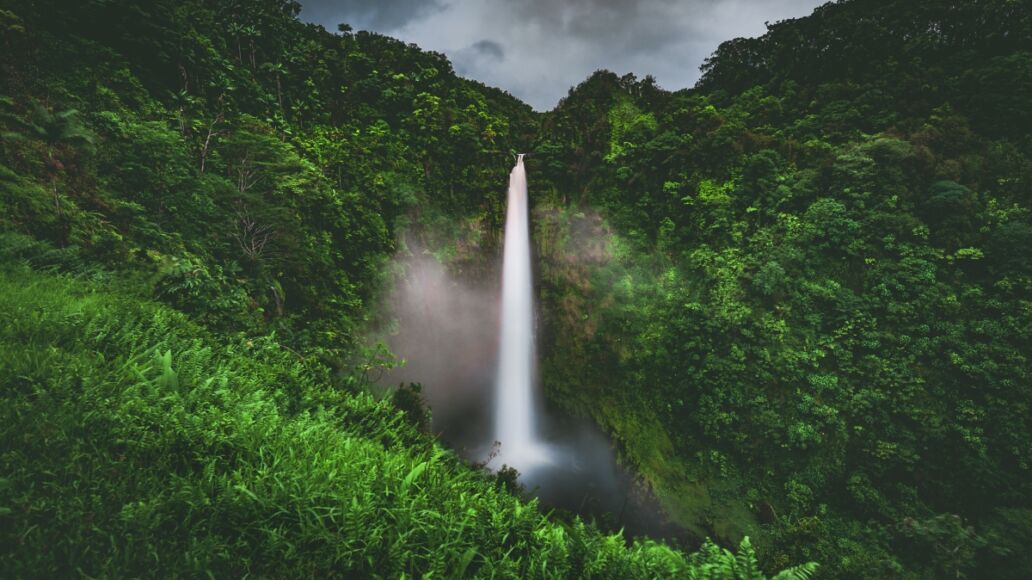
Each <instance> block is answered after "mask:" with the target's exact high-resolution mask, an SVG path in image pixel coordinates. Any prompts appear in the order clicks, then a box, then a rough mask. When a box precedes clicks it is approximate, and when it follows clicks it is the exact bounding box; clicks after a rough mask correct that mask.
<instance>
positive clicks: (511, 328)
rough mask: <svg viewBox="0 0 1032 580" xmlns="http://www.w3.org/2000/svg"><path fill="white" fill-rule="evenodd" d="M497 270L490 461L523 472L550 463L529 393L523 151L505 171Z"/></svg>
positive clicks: (531, 361) (530, 327) (530, 313)
mask: <svg viewBox="0 0 1032 580" xmlns="http://www.w3.org/2000/svg"><path fill="white" fill-rule="evenodd" d="M504 259H505V261H504V265H503V269H502V325H501V331H500V337H499V357H498V377H497V380H496V383H495V389H496V390H495V439H496V440H497V441H499V442H500V443H501V447H500V448H499V453H498V457H497V458H496V459H495V463H494V465H496V466H499V467H500V466H501V465H502V464H507V465H509V466H511V467H515V468H516V469H518V470H519V471H520V473H522V474H524V475H526V474H527V473H528V472H529V471H531V470H533V469H534V467H535V466H537V465H540V464H542V463H549V462H550V455H551V454H550V453H549V450H548V448H547V447H546V446H545V445H544V444H543V443H542V442H541V441H540V440H539V438H538V418H537V405H536V402H535V396H534V395H535V393H534V367H535V357H536V353H535V348H534V299H533V284H532V281H531V269H530V226H529V218H528V209H527V172H526V170H525V169H524V167H523V154H520V155H519V156H518V157H517V159H516V166H515V167H513V169H512V173H510V174H509V201H508V209H507V213H506V218H505V257H504Z"/></svg>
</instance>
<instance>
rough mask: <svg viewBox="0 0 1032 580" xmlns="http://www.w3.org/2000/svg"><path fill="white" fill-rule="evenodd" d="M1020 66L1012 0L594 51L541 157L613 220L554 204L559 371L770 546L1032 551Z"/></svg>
mask: <svg viewBox="0 0 1032 580" xmlns="http://www.w3.org/2000/svg"><path fill="white" fill-rule="evenodd" d="M1030 63H1032V19H1030V12H1029V11H1028V9H1027V6H1025V5H1024V4H1023V3H1020V2H1008V1H984V2H967V3H962V4H957V3H952V2H937V1H926V2H891V1H854V2H841V3H837V4H829V5H826V6H824V7H822V8H820V9H818V10H817V12H816V13H815V14H814V15H813V16H811V17H808V18H804V19H800V20H795V21H787V22H782V23H779V24H776V25H772V26H771V27H770V30H769V32H768V34H767V35H766V36H764V37H762V38H759V39H740V40H735V41H731V42H729V43H726V44H724V45H723V46H721V48H720V50H718V51H717V53H716V54H715V55H714V56H713V57H712V58H711V59H710V60H709V61H708V63H707V64H706V66H705V67H704V73H705V74H704V78H703V80H702V82H701V83H700V84H699V86H698V87H696V88H695V89H693V90H687V91H681V92H677V93H667V92H664V91H661V90H659V89H657V88H656V86H655V85H654V83H653V82H652V81H651V80H650V79H645V80H644V81H638V80H637V79H635V78H633V77H630V76H627V77H623V78H618V77H617V76H616V75H613V74H611V73H605V72H600V73H597V74H596V75H594V76H593V77H592V78H591V79H589V80H588V81H586V82H585V83H584V84H582V85H581V86H579V87H577V88H576V89H574V90H573V91H572V92H571V94H570V96H569V97H568V98H567V99H565V101H564V102H563V103H561V104H560V106H559V107H558V109H557V110H556V111H554V112H552V113H550V114H548V115H547V116H546V119H545V120H544V122H543V131H542V134H541V140H540V143H539V146H538V147H537V151H538V152H539V157H538V161H537V165H536V166H531V168H530V171H531V172H532V174H533V172H534V170H535V169H537V170H538V175H542V174H543V175H544V176H545V177H546V178H547V183H545V184H541V185H540V191H539V192H538V197H539V198H540V197H542V196H544V197H546V198H549V197H551V198H553V199H555V200H556V201H557V202H559V203H561V200H562V196H568V199H570V200H572V201H573V202H575V204H577V205H581V206H591V207H595V208H598V209H599V210H600V211H601V213H602V216H604V217H605V218H606V222H605V223H602V224H601V225H600V224H599V223H596V222H593V221H592V218H591V212H590V211H588V212H587V213H586V214H581V215H579V216H578V215H576V214H575V213H574V212H567V213H566V214H565V215H564V216H562V217H561V218H559V219H558V220H556V221H557V222H558V224H559V225H555V224H554V223H553V224H552V225H549V223H551V222H541V221H539V228H540V229H539V232H538V236H537V237H538V240H539V242H542V243H543V244H545V245H544V246H542V248H541V253H542V254H543V260H542V264H543V266H542V269H543V275H542V277H543V282H542V284H543V290H542V292H543V298H544V300H545V301H546V303H547V304H549V307H548V310H549V311H551V314H550V318H549V320H550V323H551V325H552V328H551V330H550V331H549V332H548V333H547V335H548V336H550V337H552V339H551V340H550V343H549V344H546V345H545V346H544V347H543V348H542V350H543V352H545V353H547V355H548V357H549V359H548V360H547V361H546V363H545V368H546V370H545V373H544V374H545V378H546V381H547V383H548V384H547V388H548V390H549V393H550V395H551V396H552V397H553V398H554V399H556V400H559V401H561V402H563V403H565V404H566V405H567V406H569V407H571V408H575V409H580V410H583V411H586V412H588V413H590V414H592V415H593V416H594V417H596V418H597V419H598V420H599V421H600V422H601V423H603V424H605V425H607V426H608V427H609V428H610V429H611V430H613V431H614V432H615V434H616V435H617V437H618V438H619V439H620V440H621V441H622V444H623V446H624V447H625V452H626V455H627V456H628V457H629V458H630V459H631V460H632V461H633V462H635V463H637V464H638V465H639V468H640V470H641V471H642V473H643V474H644V475H645V476H646V477H647V478H648V479H649V480H650V481H651V482H652V483H653V484H654V485H655V486H656V487H657V489H658V491H659V494H660V497H661V498H663V500H664V502H665V504H666V505H667V507H668V508H669V509H670V510H671V512H672V513H674V514H675V515H676V516H678V517H679V518H680V519H681V520H682V522H683V523H685V524H686V525H689V526H690V527H692V528H693V529H695V530H696V531H697V532H698V533H699V534H714V535H717V536H718V537H722V538H725V539H726V540H728V541H733V540H734V539H735V538H737V537H740V536H741V535H743V534H746V533H749V534H750V535H752V536H753V537H754V539H756V540H757V544H758V545H760V546H762V547H763V548H764V550H767V551H768V552H767V553H768V554H769V555H770V558H769V559H768V560H767V561H768V562H770V563H771V564H772V565H776V564H777V563H779V562H780V563H784V562H787V561H789V560H796V559H800V558H803V559H814V560H817V561H821V562H822V563H824V565H825V567H824V571H825V572H826V573H828V575H829V576H832V577H857V578H867V577H887V576H907V577H928V578H932V577H936V578H937V577H955V576H957V575H965V574H967V575H977V576H980V577H993V578H1018V577H1024V576H1025V575H1027V571H1028V570H1029V569H1032V561H1030V560H1029V557H1028V552H1027V550H1025V549H1024V548H1023V547H1022V546H1024V545H1026V544H1027V543H1028V542H1029V541H1030V540H1032V484H1030V482H1032V422H1030V417H1032V415H1030V411H1032V390H1030V388H1029V387H1030V385H1032V362H1030V360H1029V357H1030V355H1032V351H1030V347H1032V330H1030V329H1032V301H1030V300H1032V261H1030V260H1029V258H1028V253H1027V249H1028V248H1029V247H1032V213H1030V210H1032V206H1030V205H1029V204H1030V198H1029V195H1030V191H1032V138H1030V133H1032V122H1030V120H1029V118H1028V111H1029V110H1032V90H1030V86H1032V85H1030V83H1032V67H1030V66H1029V64H1030ZM567 168H572V169H573V171H567ZM550 192H554V193H550ZM607 224H608V225H607ZM564 228H565V229H564ZM607 228H610V229H611V230H612V231H609V230H608V229H607ZM553 230H555V231H553ZM584 231H588V232H590V234H589V237H590V238H592V239H596V240H598V239H601V240H603V241H602V242H601V243H600V247H601V249H600V250H598V251H596V252H595V253H594V254H590V253H589V254H590V255H588V257H587V258H584V259H583V260H581V261H579V262H578V261H577V260H571V259H570V256H575V255H578V254H579V253H583V248H580V247H579V246H582V245H583V240H582V239H581V238H580V236H583V235H584V234H583V232H584ZM546 242H547V243H546Z"/></svg>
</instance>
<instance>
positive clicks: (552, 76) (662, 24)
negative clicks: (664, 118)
mask: <svg viewBox="0 0 1032 580" xmlns="http://www.w3.org/2000/svg"><path fill="white" fill-rule="evenodd" d="M302 2H303V3H305V6H306V8H305V11H304V12H303V13H302V17H303V18H306V19H308V20H311V21H314V22H319V23H321V24H324V25H326V26H327V28H330V29H331V30H335V29H336V21H338V20H340V21H348V22H351V23H352V24H353V25H354V26H355V27H356V28H364V27H365V28H372V29H374V30H377V31H379V32H384V33H389V34H391V35H393V36H397V37H399V38H401V39H403V40H405V41H406V42H415V43H417V44H419V45H420V46H422V47H424V48H426V49H430V50H436V51H440V52H444V53H445V54H447V55H448V56H449V57H450V58H451V59H452V60H453V62H454V64H455V70H456V71H458V72H459V73H460V74H462V75H465V76H468V77H472V78H475V79H477V80H480V81H483V82H485V83H487V84H491V85H495V86H498V87H501V88H503V89H506V90H508V91H510V92H511V93H513V94H514V95H516V96H518V97H520V98H522V99H524V100H525V101H527V102H528V103H530V104H531V105H533V106H534V107H535V108H537V109H548V108H551V107H553V106H554V105H555V103H556V101H558V100H559V98H560V97H562V96H564V95H565V94H566V92H567V90H568V89H569V87H571V86H573V85H576V84H577V83H579V82H580V81H582V80H584V78H586V77H587V76H588V75H590V74H591V73H592V72H593V71H595V70H597V69H600V68H605V69H609V70H612V71H614V72H617V73H619V74H623V73H627V72H633V73H635V74H637V75H639V76H644V75H646V74H651V75H653V76H655V77H656V79H657V80H658V81H659V84H660V85H661V86H663V87H665V88H668V89H679V88H683V87H687V86H691V85H692V84H694V83H695V81H696V80H698V77H699V70H698V69H699V65H701V64H702V62H703V60H705V58H706V57H707V56H709V55H710V54H711V53H712V52H713V51H714V50H716V48H717V46H719V45H720V43H721V42H723V41H725V40H730V39H732V38H736V37H739V36H757V35H760V34H763V32H764V31H765V26H764V23H765V22H768V21H770V22H776V21H778V20H783V19H786V18H796V17H799V16H805V15H806V14H808V13H809V12H810V11H812V10H813V8H815V7H816V6H818V5H820V4H822V3H823V1H822V0H434V1H432V2H416V1H413V0H402V1H391V0H380V1H376V0H366V1H354V0H349V1H340V0H338V1H334V0H307V2H305V0H302ZM330 13H332V14H334V15H335V16H334V18H331V19H329V20H327V19H325V18H320V17H317V16H316V15H317V14H330ZM349 14H350V15H351V16H350V17H349V16H348V15H349ZM371 15H375V18H373V16H371ZM373 20H376V21H378V22H381V24H380V25H378V26H364V25H363V24H362V22H372V21H373ZM503 47H504V49H503ZM496 48H497V49H498V50H495V49H496Z"/></svg>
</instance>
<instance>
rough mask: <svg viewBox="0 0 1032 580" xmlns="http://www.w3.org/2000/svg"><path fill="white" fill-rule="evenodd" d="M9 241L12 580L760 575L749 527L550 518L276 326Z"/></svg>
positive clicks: (6, 358)
mask: <svg viewBox="0 0 1032 580" xmlns="http://www.w3.org/2000/svg"><path fill="white" fill-rule="evenodd" d="M3 242H4V244H5V246H6V249H5V251H4V254H5V255H4V256H3V258H4V262H3V266H2V274H3V276H2V277H0V317H2V319H3V320H4V325H3V327H2V329H0V353H2V354H0V368H2V369H3V372H4V379H3V387H4V405H3V407H2V410H0V436H2V437H0V440H2V441H3V444H2V446H0V458H2V461H3V469H4V474H3V478H2V479H0V519H2V521H3V522H4V525H3V526H2V527H0V540H2V544H3V546H4V548H3V550H2V551H0V569H2V570H3V571H4V576H5V577H11V578H15V577H73V576H88V577H98V576H148V575H152V574H153V573H154V572H156V571H160V573H161V575H162V576H170V577H180V576H185V577H192V576H203V575H205V574H207V575H214V576H242V575H244V574H257V575H261V576H272V577H286V576H289V577H296V576H303V577H309V576H328V575H333V576H352V575H356V574H357V575H361V576H380V577H399V576H414V575H420V574H422V575H426V576H429V575H451V576H464V575H483V576H491V577H494V576H500V577H519V578H525V577H554V576H557V575H558V576H569V577H620V578H632V577H656V576H675V575H685V576H688V577H696V576H698V577H713V575H718V576H720V577H742V578H753V577H758V576H757V574H758V572H757V570H758V567H757V564H756V559H755V553H754V552H753V551H752V548H751V546H750V545H749V543H748V541H744V542H743V543H742V545H741V547H740V550H739V554H738V555H737V556H735V555H732V554H731V553H730V552H728V551H726V550H721V549H720V548H717V547H716V546H714V545H713V544H707V545H705V546H703V548H702V549H701V550H700V551H699V552H697V553H695V554H693V555H691V556H685V555H683V554H681V553H679V552H677V551H675V550H673V549H671V548H668V547H666V546H663V545H660V544H656V543H653V542H651V541H643V542H635V543H634V544H633V545H632V546H630V547H627V546H625V544H624V540H623V538H622V537H621V536H620V535H614V536H606V535H603V534H601V533H599V532H598V531H597V530H596V529H595V528H593V527H591V526H588V525H586V524H585V523H583V522H581V521H580V520H576V521H573V522H571V523H569V524H567V525H559V524H557V523H554V522H551V521H549V520H548V519H547V518H546V517H545V516H544V515H542V513H541V512H540V511H539V510H538V509H537V507H536V503H535V502H531V503H529V504H526V503H523V502H522V501H521V500H520V499H519V498H517V497H515V496H513V495H512V494H510V493H509V492H508V491H507V490H505V489H504V488H503V487H502V486H500V485H498V484H497V482H495V481H494V478H493V477H492V476H489V475H487V474H486V473H482V472H479V471H475V470H473V469H470V468H469V467H468V466H466V465H464V464H462V463H461V462H459V461H458V460H457V459H456V458H455V457H454V455H453V454H452V453H451V452H450V451H448V450H446V449H444V448H442V447H441V446H440V445H438V444H437V443H435V442H433V441H432V440H431V439H429V438H427V437H426V436H424V435H423V434H421V433H420V432H419V431H417V430H416V429H415V428H414V427H413V425H412V424H411V423H410V422H409V421H407V420H406V416H405V415H404V414H403V413H402V412H400V411H399V410H397V409H396V408H395V407H393V406H392V405H390V404H389V403H387V402H385V401H381V402H377V401H375V400H374V399H373V398H372V397H371V396H370V395H351V394H347V393H344V392H342V391H341V390H340V389H337V388H334V387H332V386H331V382H330V381H329V380H328V378H327V377H326V376H325V372H322V373H320V372H317V371H315V370H313V368H312V367H311V366H310V365H307V364H305V362H304V361H302V360H299V359H298V357H297V356H296V355H295V354H294V353H292V352H290V351H288V350H286V349H284V348H283V346H282V345H281V344H278V343H277V342H276V341H275V340H273V339H271V338H265V339H256V340H250V339H244V338H241V337H236V338H231V339H229V340H220V339H219V338H217V337H215V336H213V335H212V334H211V333H209V332H208V331H207V330H205V329H204V328H202V327H200V326H198V325H197V324H196V323H193V322H191V321H190V320H189V319H188V318H187V317H186V316H184V315H183V314H182V313H179V312H176V311H174V310H172V309H170V308H168V307H166V306H162V305H158V304H155V303H153V302H151V301H148V300H145V299H142V298H141V297H140V296H139V295H133V294H126V293H123V292H113V291H110V290H105V289H104V287H105V286H108V285H109V284H110V280H107V278H108V276H106V275H104V274H102V273H96V272H94V273H93V275H92V276H85V275H81V276H78V277H69V276H59V275H53V274H40V273H38V272H33V271H32V270H30V269H29V268H28V267H26V266H25V265H24V264H25V263H28V264H32V265H34V266H36V267H37V268H38V267H39V266H41V265H49V264H52V263H55V262H56V263H62V264H65V265H67V264H68V263H69V262H72V263H74V262H75V257H74V256H72V255H69V253H68V252H60V251H55V250H53V249H48V248H40V247H38V246H36V245H33V244H31V243H26V242H25V240H24V239H20V238H12V237H5V238H3ZM13 258H21V259H20V260H18V259H13ZM98 277H99V278H100V280H98V279H97V278H98ZM811 568H812V566H811V567H804V568H800V569H797V570H794V571H787V572H786V573H785V575H784V576H783V577H805V576H806V573H807V571H808V570H810V569H811ZM707 574H709V576H707Z"/></svg>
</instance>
